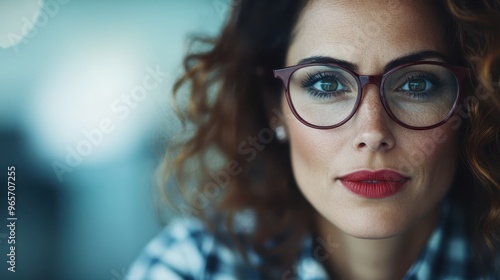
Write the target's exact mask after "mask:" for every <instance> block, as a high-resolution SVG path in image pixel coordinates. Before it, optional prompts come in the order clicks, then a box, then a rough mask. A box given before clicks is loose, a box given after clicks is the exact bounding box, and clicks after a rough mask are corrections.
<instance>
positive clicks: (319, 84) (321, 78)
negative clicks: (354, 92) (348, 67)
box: [302, 72, 349, 98]
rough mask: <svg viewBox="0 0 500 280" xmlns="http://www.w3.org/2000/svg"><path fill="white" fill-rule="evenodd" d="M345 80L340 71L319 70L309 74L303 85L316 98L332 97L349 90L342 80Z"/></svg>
mask: <svg viewBox="0 0 500 280" xmlns="http://www.w3.org/2000/svg"><path fill="white" fill-rule="evenodd" d="M343 79H344V80H345V77H343V76H342V75H341V74H340V73H336V72H318V73H316V74H314V75H310V74H308V75H307V78H306V79H305V80H304V81H302V86H303V87H304V88H305V89H307V91H308V93H309V94H310V95H311V96H313V97H316V98H331V97H334V96H337V95H339V94H342V93H344V92H346V91H348V90H349V88H348V87H347V86H345V83H344V82H342V80H343Z"/></svg>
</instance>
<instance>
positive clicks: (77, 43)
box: [0, 0, 233, 280]
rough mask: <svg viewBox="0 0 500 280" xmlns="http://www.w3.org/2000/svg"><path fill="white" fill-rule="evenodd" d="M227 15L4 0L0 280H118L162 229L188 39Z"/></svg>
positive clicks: (219, 9)
mask: <svg viewBox="0 0 500 280" xmlns="http://www.w3.org/2000/svg"><path fill="white" fill-rule="evenodd" d="M231 5H233V4H232V3H231V2H230V0H188V1H174V0H162V1H153V0H143V1H132V0H100V1H97V0H95V1H89V0H42V1H41V0H0V174H1V178H2V182H3V183H2V184H0V186H1V188H2V189H0V263H1V265H0V279H108V280H109V279H112V280H124V279H125V271H126V270H127V268H128V267H129V266H130V264H131V262H132V261H133V260H134V258H135V257H136V256H137V255H138V254H139V253H140V252H141V249H142V248H143V247H144V246H145V244H146V243H147V242H148V241H149V240H150V239H151V238H153V237H154V236H155V235H156V234H157V233H158V232H159V230H160V224H159V222H158V220H157V218H156V216H155V208H154V204H153V198H152V195H153V191H152V190H153V181H154V179H153V172H154V169H155V168H156V166H157V165H158V163H159V161H160V160H161V157H162V155H163V151H164V149H165V147H166V145H168V139H169V137H171V136H172V135H173V134H174V133H175V132H176V130H177V129H178V122H177V121H176V118H175V115H174V114H173V112H172V110H171V107H170V105H171V104H170V103H171V99H170V95H169V94H170V89H171V86H172V83H173V81H174V80H175V78H176V77H178V75H179V73H180V70H181V67H180V66H181V63H182V57H183V54H184V53H185V51H186V48H187V42H188V41H187V39H188V38H189V36H190V35H195V34H208V35H215V34H217V32H218V30H219V28H220V26H221V24H223V22H224V20H225V18H226V16H227V14H228V12H229V10H230V9H231ZM9 166H15V168H16V171H15V176H16V190H15V194H16V200H15V201H16V205H15V208H16V209H15V217H17V219H18V220H17V221H16V272H15V273H12V272H9V271H7V268H8V266H9V265H8V264H7V263H6V261H7V254H8V253H9V250H8V248H9V247H10V245H9V244H8V236H9V229H8V228H7V226H6V225H7V224H8V222H7V215H8V211H7V187H8V185H7V172H8V171H7V168H8V167H9Z"/></svg>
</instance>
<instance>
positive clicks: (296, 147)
mask: <svg viewBox="0 0 500 280" xmlns="http://www.w3.org/2000/svg"><path fill="white" fill-rule="evenodd" d="M431 5H432V4H430V1H399V0H387V1H373V0H372V1H368V0H366V1H348V0H342V1H328V0H312V1H310V2H309V3H308V5H307V6H306V8H305V9H304V10H303V12H302V14H301V17H300V18H299V20H298V23H297V26H296V30H295V31H296V32H295V37H294V38H293V41H292V43H291V45H290V46H289V50H288V53H287V58H286V63H287V66H291V65H296V64H298V63H299V61H301V60H303V59H307V58H310V57H317V56H321V57H331V58H334V59H337V60H342V61H346V62H349V63H351V64H353V65H355V66H356V68H357V69H356V72H357V73H359V74H364V75H375V74H381V73H383V72H384V67H386V66H387V65H388V64H389V63H390V62H391V61H394V60H397V59H401V58H404V59H407V58H408V57H409V56H410V55H412V54H415V53H420V52H424V51H434V52H439V53H442V54H443V55H446V53H447V46H446V42H445V41H444V38H443V37H444V36H443V33H442V32H441V27H440V21H439V15H438V14H437V13H436V11H434V9H433V7H432V6H431ZM419 59H420V60H422V58H419ZM410 60H411V58H410ZM424 60H429V61H442V60H441V59H440V58H439V57H432V56H431V57H426V58H424ZM282 109H283V111H284V114H285V120H286V123H285V125H286V128H287V132H288V135H289V141H290V147H291V151H290V152H291V157H292V166H293V171H294V175H295V179H296V182H297V184H298V186H299V187H300V189H301V191H302V193H303V194H304V195H305V197H306V198H307V200H308V201H309V202H310V203H311V204H312V205H313V206H314V208H315V209H316V210H317V211H318V212H319V214H320V217H322V218H324V220H326V221H329V222H330V223H331V224H333V225H334V226H335V227H337V228H339V229H340V230H342V231H343V232H345V233H347V234H349V235H352V236H356V237H361V238H385V237H390V236H395V235H398V234H402V233H404V232H405V231H406V230H409V229H411V228H412V227H415V226H417V227H418V226H419V225H420V224H421V223H422V222H423V221H428V220H431V219H432V217H435V215H436V213H437V209H438V207H437V205H438V204H439V201H440V200H441V199H442V198H443V196H444V195H445V193H446V192H447V190H448V189H449V187H450V185H451V183H452V180H453V177H454V173H455V167H456V162H457V142H458V141H457V138H458V136H457V131H455V130H454V129H452V128H451V124H449V123H446V124H444V125H442V126H440V127H438V128H434V129H430V130H421V131H418V130H410V129H407V128H404V127H402V126H400V125H398V124H397V123H395V122H394V121H393V120H392V119H391V118H390V117H389V116H388V115H387V113H386V111H385V110H384V108H383V105H382V103H381V101H380V98H379V88H378V87H377V86H375V85H368V86H366V87H365V88H364V89H363V98H362V100H361V104H360V107H359V108H358V110H357V112H356V114H355V115H354V116H353V117H352V118H351V119H350V120H349V121H348V122H347V123H345V124H344V125H342V126H340V127H338V128H334V129H329V130H319V129H313V128H310V127H308V126H305V125H304V124H302V123H301V122H300V121H299V120H297V119H296V118H295V117H294V116H293V115H292V112H291V111H290V109H289V107H288V105H287V104H286V101H285V100H284V98H283V102H282ZM359 171H368V172H379V173H378V177H377V176H375V177H370V176H367V175H366V172H365V173H363V172H361V173H354V172H359ZM353 173H354V175H352V176H350V177H349V176H347V177H346V175H349V174H353ZM387 174H389V175H387ZM346 178H349V179H346ZM367 178H369V179H367ZM374 178H375V179H374ZM348 180H352V181H354V182H348ZM370 180H372V181H371V182H368V181H370ZM373 180H376V181H373ZM385 180H388V181H391V180H392V181H396V183H394V182H388V181H385ZM362 181H365V182H362ZM356 190H357V191H356Z"/></svg>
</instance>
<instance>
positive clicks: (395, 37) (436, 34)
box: [287, 0, 446, 65]
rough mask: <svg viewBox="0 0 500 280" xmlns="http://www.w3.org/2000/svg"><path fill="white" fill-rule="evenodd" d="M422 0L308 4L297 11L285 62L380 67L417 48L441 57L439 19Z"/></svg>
mask: <svg viewBox="0 0 500 280" xmlns="http://www.w3.org/2000/svg"><path fill="white" fill-rule="evenodd" d="M434 5H435V4H432V2H431V1H424V0H413V1H403V0H375V1H373V0H370V1H368V0H366V1H364V0H361V1H360V0H358V1H346V0H338V1H329V0H311V1H309V3H308V4H307V5H306V7H305V8H304V10H303V11H302V13H301V15H300V17H299V20H298V22H297V24H296V27H295V31H294V37H293V40H292V43H291V44H290V46H289V51H288V54H287V64H288V65H293V64H296V63H297V62H298V60H300V59H302V58H304V57H308V56H331V57H335V58H339V59H343V60H347V61H351V62H353V63H356V64H362V63H366V64H374V63H375V64H376V63H381V64H383V63H384V61H389V60H392V59H394V58H396V57H398V56H402V55H405V54H408V53H414V52H417V51H422V50H434V51H440V52H443V53H446V44H445V41H444V37H443V34H444V33H443V31H442V27H441V20H440V18H441V17H442V15H440V14H439V13H438V12H437V9H436V8H435V6H434Z"/></svg>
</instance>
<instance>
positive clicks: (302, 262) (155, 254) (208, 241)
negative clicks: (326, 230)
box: [126, 200, 500, 280]
mask: <svg viewBox="0 0 500 280" xmlns="http://www.w3.org/2000/svg"><path fill="white" fill-rule="evenodd" d="M440 215H441V216H440V219H439V222H438V225H437V227H436V229H435V230H434V232H433V233H432V235H431V236H430V238H429V240H428V242H427V245H426V246H425V248H424V249H423V250H422V252H421V253H420V256H419V257H418V259H417V261H416V262H415V263H414V264H413V266H412V267H411V268H410V269H409V270H408V272H407V274H406V276H405V277H404V279H405V280H416V279H422V280H423V279H425V280H429V279H450V280H451V279H500V276H496V277H495V276H484V275H482V274H480V273H479V270H478V269H477V265H476V264H475V262H474V261H475V260H474V259H473V258H472V253H471V249H470V247H471V246H470V245H471V244H470V238H469V237H468V235H467V234H466V226H465V222H464V219H463V217H464V216H463V212H461V211H460V208H458V207H453V206H452V205H451V203H449V202H448V201H447V200H446V201H445V203H443V207H442V211H441V214H440ZM326 243H327V242H325V241H323V242H319V243H318V242H314V241H313V239H312V236H308V237H307V238H305V240H304V242H303V245H302V249H301V252H302V253H301V255H300V257H299V259H298V260H297V262H296V265H294V266H292V267H290V269H289V270H286V271H283V272H281V273H280V274H279V275H277V276H276V277H273V279H283V280H292V279H294V280H295V279H300V280H306V279H307V280H321V279H329V278H328V275H327V273H326V271H325V269H324V268H323V266H322V264H321V261H322V260H324V258H323V259H322V258H321V257H319V256H320V254H317V253H318V250H317V248H318V246H323V248H322V249H324V251H323V252H324V253H323V256H325V255H327V254H325V253H326V252H327V250H328V249H331V250H334V248H327V247H328V246H331V244H326ZM315 249H316V250H315ZM313 251H314V252H316V253H313ZM249 255H250V262H251V263H254V264H258V263H259V262H262V260H260V259H259V257H258V256H257V255H256V254H249ZM314 256H316V257H314ZM499 264H500V262H499ZM126 279H128V280H143V279H169V280H176V279H183V280H185V279H193V280H195V279H196V280H198V279H200V280H201V279H210V280H232V279H263V277H262V275H260V274H259V272H258V271H257V269H252V267H251V266H249V265H248V264H246V263H245V262H244V261H243V259H242V257H241V256H240V255H239V254H238V253H237V252H236V251H235V249H234V248H230V247H228V246H227V245H223V244H222V242H218V241H217V239H215V238H214V237H213V236H212V235H210V234H208V233H207V231H206V230H205V229H204V227H203V225H202V223H201V222H199V221H197V220H194V219H178V220H175V221H174V222H173V223H171V224H170V225H169V226H168V227H167V228H166V229H165V230H164V231H163V232H162V233H160V235H159V236H158V237H156V238H155V239H153V240H152V241H151V242H150V243H149V244H148V245H147V247H146V248H145V250H144V252H143V254H142V255H140V256H139V257H138V258H137V260H136V261H135V262H134V263H133V264H132V266H131V268H130V270H129V275H128V278H126Z"/></svg>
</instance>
